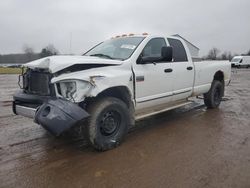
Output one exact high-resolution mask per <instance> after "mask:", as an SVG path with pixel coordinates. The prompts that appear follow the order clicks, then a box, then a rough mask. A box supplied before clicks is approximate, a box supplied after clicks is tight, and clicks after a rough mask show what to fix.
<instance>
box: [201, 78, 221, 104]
mask: <svg viewBox="0 0 250 188" xmlns="http://www.w3.org/2000/svg"><path fill="white" fill-rule="evenodd" d="M223 93H224V85H223V84H222V83H221V82H220V81H217V80H214V81H213V82H212V86H211V88H210V90H209V91H208V92H207V93H205V94H204V103H205V105H206V106H207V107H208V108H218V107H219V105H220V103H221V100H222V97H223Z"/></svg>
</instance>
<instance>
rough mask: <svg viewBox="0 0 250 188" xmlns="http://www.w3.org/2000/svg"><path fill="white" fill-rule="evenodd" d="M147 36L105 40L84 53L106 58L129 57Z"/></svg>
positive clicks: (122, 58)
mask: <svg viewBox="0 0 250 188" xmlns="http://www.w3.org/2000/svg"><path fill="white" fill-rule="evenodd" d="M144 38H145V37H123V38H115V39H110V40H107V41H104V42H102V43H100V44H98V45H97V46H95V47H94V48H92V49H91V50H89V51H88V52H87V53H85V54H84V55H87V56H97V57H100V58H106V59H120V60H125V59H128V58H129V57H130V56H131V55H132V54H133V53H134V51H135V50H136V48H137V47H138V46H139V44H140V43H141V42H142V41H143V39H144Z"/></svg>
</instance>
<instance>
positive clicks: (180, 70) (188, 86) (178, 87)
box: [168, 38, 194, 101]
mask: <svg viewBox="0 0 250 188" xmlns="http://www.w3.org/2000/svg"><path fill="white" fill-rule="evenodd" d="M168 43H169V45H170V46H172V48H173V63H172V69H173V100H174V101H176V100H180V99H185V98H187V97H189V96H190V95H191V94H192V89H193V83H194V66H193V62H192V59H191V57H190V56H189V57H188V55H187V52H186V50H187V47H186V48H185V46H184V45H183V43H182V41H181V40H179V39H177V38H168Z"/></svg>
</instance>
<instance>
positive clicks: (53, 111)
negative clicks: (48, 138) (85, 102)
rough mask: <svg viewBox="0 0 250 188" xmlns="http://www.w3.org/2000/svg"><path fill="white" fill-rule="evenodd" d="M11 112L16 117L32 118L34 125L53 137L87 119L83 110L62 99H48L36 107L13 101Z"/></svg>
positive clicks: (87, 115)
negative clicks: (37, 125)
mask: <svg viewBox="0 0 250 188" xmlns="http://www.w3.org/2000/svg"><path fill="white" fill-rule="evenodd" d="M13 111H14V113H15V114H17V115H22V116H25V117H29V118H33V119H34V121H35V123H37V124H39V125H41V126H42V127H43V128H45V129H46V130H48V131H49V132H50V133H51V134H53V135H55V136H59V135H61V134H62V133H63V132H65V131H67V130H69V129H70V128H72V127H74V126H76V125H78V124H80V123H82V122H83V121H84V120H85V119H86V118H88V117H89V114H88V113H87V112H86V111H85V110H84V109H82V108H81V107H79V106H78V105H77V104H75V103H72V102H70V101H68V100H64V99H49V100H47V101H45V102H44V103H43V104H42V105H41V106H38V107H37V106H34V105H31V104H29V103H22V102H20V101H14V102H13Z"/></svg>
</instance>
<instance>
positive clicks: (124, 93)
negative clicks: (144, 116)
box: [81, 86, 135, 126]
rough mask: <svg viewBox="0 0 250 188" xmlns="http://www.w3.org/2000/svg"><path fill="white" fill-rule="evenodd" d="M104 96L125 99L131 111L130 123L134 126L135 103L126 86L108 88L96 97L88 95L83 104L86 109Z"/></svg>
mask: <svg viewBox="0 0 250 188" xmlns="http://www.w3.org/2000/svg"><path fill="white" fill-rule="evenodd" d="M103 97H115V98H117V99H120V100H121V101H123V102H124V103H125V104H126V105H127V106H128V109H129V112H130V120H129V121H130V125H131V126H134V124H135V119H134V111H135V109H134V103H133V101H132V95H131V93H130V91H129V90H128V88H127V87H126V86H117V87H112V88H108V89H106V90H104V91H102V92H101V93H99V94H98V95H97V96H96V97H88V98H86V99H85V101H84V102H83V103H82V104H81V106H82V107H83V108H84V109H87V108H88V106H89V105H91V104H92V103H93V102H95V101H96V100H98V99H100V98H103Z"/></svg>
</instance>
